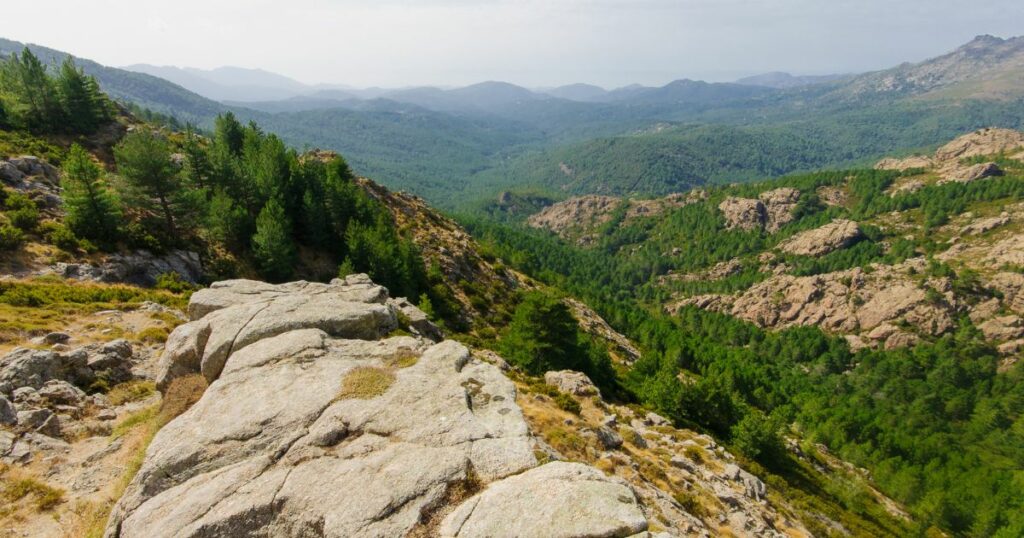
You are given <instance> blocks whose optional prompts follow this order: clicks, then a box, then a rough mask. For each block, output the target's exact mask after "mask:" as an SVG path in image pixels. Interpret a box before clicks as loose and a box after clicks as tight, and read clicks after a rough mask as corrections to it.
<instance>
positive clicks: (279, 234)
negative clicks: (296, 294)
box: [252, 198, 295, 280]
mask: <svg viewBox="0 0 1024 538" xmlns="http://www.w3.org/2000/svg"><path fill="white" fill-rule="evenodd" d="M252 251H253V256H254V257H255V258H256V263H257V265H258V266H259V268H260V271H261V272H262V273H263V276H265V277H266V278H268V279H271V280H285V279H287V278H289V277H290V276H291V275H292V273H293V272H294V264H295V244H294V243H293V242H292V236H291V223H290V222H289V220H288V216H287V215H285V212H284V206H282V205H281V202H279V201H278V200H277V199H276V198H271V199H270V201H269V202H267V205H266V206H264V207H263V210H262V211H260V215H259V216H258V217H257V218H256V234H255V235H253V236H252Z"/></svg>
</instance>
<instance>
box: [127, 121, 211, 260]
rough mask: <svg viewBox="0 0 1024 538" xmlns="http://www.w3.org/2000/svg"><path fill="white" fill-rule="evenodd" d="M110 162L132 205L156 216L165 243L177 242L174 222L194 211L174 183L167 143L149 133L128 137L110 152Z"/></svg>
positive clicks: (141, 131) (185, 195)
mask: <svg viewBox="0 0 1024 538" xmlns="http://www.w3.org/2000/svg"><path fill="white" fill-rule="evenodd" d="M114 158H115V160H116V161H117V170H118V173H119V174H120V175H121V177H123V178H124V179H125V181H126V182H127V183H128V187H130V190H131V191H132V194H133V195H134V196H133V198H134V200H133V201H134V202H136V203H138V204H139V205H140V206H141V207H142V208H143V209H145V210H147V211H150V212H153V213H155V214H158V215H159V216H160V218H161V219H162V220H163V224H164V233H165V234H166V237H167V238H168V239H170V240H174V239H176V238H178V237H179V236H178V226H177V221H178V219H179V218H181V217H185V218H188V217H189V216H190V215H189V214H188V213H189V212H190V211H191V210H193V209H194V207H192V205H191V204H190V203H189V202H190V200H189V197H188V196H187V193H184V192H183V190H182V186H181V183H180V182H179V181H178V177H177V175H178V174H177V169H176V168H175V166H174V163H172V162H171V148H170V145H169V143H168V142H167V139H166V138H164V137H163V136H161V135H159V134H157V133H154V132H152V131H149V130H139V131H136V132H133V133H130V134H129V135H128V136H126V137H125V138H124V140H122V141H121V143H120V144H118V145H117V147H115V148H114Z"/></svg>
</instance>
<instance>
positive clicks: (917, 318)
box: [669, 258, 958, 347]
mask: <svg viewBox="0 0 1024 538" xmlns="http://www.w3.org/2000/svg"><path fill="white" fill-rule="evenodd" d="M926 265H927V264H926V262H925V260H924V259H923V258H914V259H910V260H907V261H906V262H904V263H902V264H898V265H876V266H875V267H874V270H873V271H871V272H868V271H864V270H863V269H861V268H855V269H850V270H847V271H836V272H833V273H825V274H821V275H814V276H806V277H797V276H792V275H786V274H782V275H776V276H772V277H770V278H768V279H767V280H765V281H763V282H760V283H758V284H755V285H754V286H751V287H750V288H748V289H747V290H745V291H743V292H741V293H739V294H738V295H735V296H728V295H700V296H695V297H690V298H687V299H684V300H682V301H680V302H679V303H676V304H674V305H670V306H669V309H670V310H672V309H676V308H679V307H680V306H684V305H694V306H697V307H698V308H705V309H709V310H717V311H721V312H726V313H729V314H732V315H734V316H737V317H740V318H743V319H745V320H748V321H751V322H753V323H756V324H758V325H760V326H761V327H766V328H773V329H781V328H785V327H792V326H797V325H814V326H818V327H821V328H822V329H824V330H826V331H829V332H834V333H840V334H859V333H863V334H864V335H865V336H866V337H867V338H868V339H869V340H870V341H874V342H879V343H884V344H885V345H887V346H888V347H899V346H903V345H908V344H910V343H912V341H911V340H910V339H908V338H907V334H908V333H904V332H903V331H902V330H901V329H898V327H899V326H901V325H904V324H908V325H909V326H912V327H913V328H914V329H915V330H916V331H917V332H920V333H922V334H930V335H938V334H942V333H945V332H947V331H949V330H951V329H952V328H953V327H955V322H954V319H955V317H956V312H957V306H958V303H957V299H956V297H954V296H953V294H952V293H951V292H950V291H949V288H950V283H949V282H948V279H935V281H934V282H931V283H930V285H932V286H933V287H934V288H936V289H937V290H938V291H940V293H941V294H942V298H943V301H940V302H937V301H934V300H932V299H931V298H930V297H929V295H928V293H927V292H926V291H925V290H924V289H922V287H921V286H919V285H918V284H917V283H916V282H915V281H914V280H913V277H912V275H914V274H920V273H921V272H923V271H924V270H925V267H926ZM890 340H891V342H890Z"/></svg>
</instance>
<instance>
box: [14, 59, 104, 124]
mask: <svg viewBox="0 0 1024 538" xmlns="http://www.w3.org/2000/svg"><path fill="white" fill-rule="evenodd" d="M0 103H2V109H3V115H4V118H3V123H5V124H9V125H11V126H14V127H18V128H21V129H25V130H28V131H31V132H34V133H73V134H89V133H92V132H94V131H95V130H96V129H97V128H98V127H99V126H100V125H101V124H103V123H104V122H106V121H109V120H110V117H111V114H110V110H111V109H110V103H109V101H108V100H107V98H106V97H105V96H104V95H103V94H102V92H100V90H99V85H98V84H97V83H96V80H95V79H93V78H92V77H88V76H86V75H85V74H84V73H83V72H82V71H81V70H80V69H78V68H76V67H75V65H74V64H73V63H72V61H71V59H70V58H67V59H65V61H64V63H63V64H62V65H61V67H60V69H59V71H58V72H57V73H56V74H54V75H51V74H49V73H47V68H46V66H45V65H44V64H43V62H42V61H41V60H40V59H39V58H38V57H37V56H36V55H35V54H33V53H32V51H30V50H29V49H28V48H27V47H26V48H25V49H24V50H23V51H22V52H21V53H20V54H19V53H14V54H11V55H10V56H9V57H8V58H5V59H0Z"/></svg>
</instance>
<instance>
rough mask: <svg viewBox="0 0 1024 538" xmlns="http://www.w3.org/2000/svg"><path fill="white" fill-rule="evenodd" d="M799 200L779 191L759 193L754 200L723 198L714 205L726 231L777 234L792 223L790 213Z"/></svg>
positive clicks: (794, 192)
mask: <svg viewBox="0 0 1024 538" xmlns="http://www.w3.org/2000/svg"><path fill="white" fill-rule="evenodd" d="M799 200H800V191H798V190H796V189H793V188H789V187H782V188H778V189H773V190H770V191H765V192H762V193H761V194H760V195H758V198H757V199H756V200H755V199H752V198H737V197H729V198H726V199H725V200H724V201H722V203H720V204H719V205H718V209H719V210H721V211H722V214H723V215H724V216H725V222H726V227H727V228H728V229H734V228H738V229H741V230H757V229H763V230H765V231H767V232H769V233H770V232H775V231H778V229H779V228H781V227H782V226H784V225H786V224H788V223H790V222H792V221H793V209H795V208H796V204H797V202H798V201H799Z"/></svg>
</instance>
